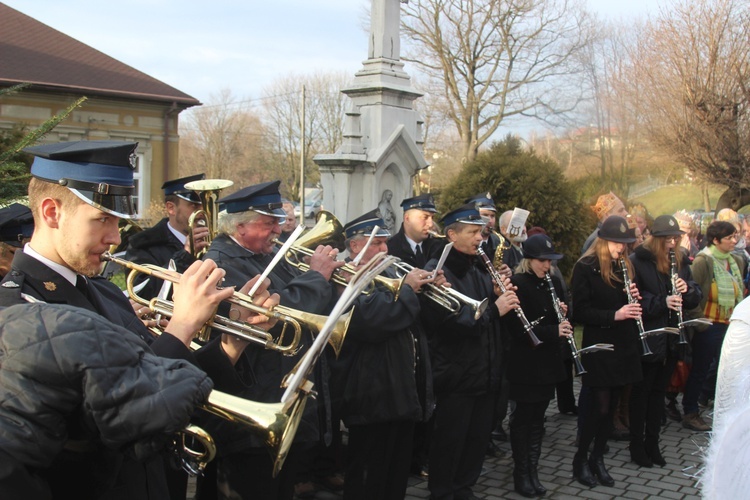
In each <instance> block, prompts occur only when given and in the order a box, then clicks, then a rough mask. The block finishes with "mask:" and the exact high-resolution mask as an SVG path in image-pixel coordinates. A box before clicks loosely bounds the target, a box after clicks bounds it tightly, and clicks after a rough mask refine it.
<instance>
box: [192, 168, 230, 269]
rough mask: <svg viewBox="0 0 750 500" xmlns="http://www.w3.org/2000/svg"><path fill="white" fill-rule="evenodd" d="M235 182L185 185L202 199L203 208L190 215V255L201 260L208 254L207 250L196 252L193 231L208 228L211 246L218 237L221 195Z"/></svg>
mask: <svg viewBox="0 0 750 500" xmlns="http://www.w3.org/2000/svg"><path fill="white" fill-rule="evenodd" d="M233 184H234V182H232V181H230V180H226V179H203V180H199V181H192V182H188V183H187V184H185V189H189V190H190V191H194V192H195V193H196V194H197V195H198V197H199V198H200V199H201V208H200V210H196V211H195V212H193V213H192V214H190V218H189V219H188V242H189V243H190V254H191V255H192V256H193V257H195V258H196V259H200V258H201V257H203V255H204V254H205V253H206V248H204V249H202V250H196V241H195V238H194V237H193V230H194V229H195V228H196V227H199V226H200V227H208V236H207V237H206V239H207V242H208V243H209V244H210V243H211V241H212V240H213V238H214V236H215V235H216V226H217V225H218V224H219V205H218V203H217V200H218V199H219V193H220V192H221V191H222V190H223V189H226V188H228V187H230V186H232V185H233Z"/></svg>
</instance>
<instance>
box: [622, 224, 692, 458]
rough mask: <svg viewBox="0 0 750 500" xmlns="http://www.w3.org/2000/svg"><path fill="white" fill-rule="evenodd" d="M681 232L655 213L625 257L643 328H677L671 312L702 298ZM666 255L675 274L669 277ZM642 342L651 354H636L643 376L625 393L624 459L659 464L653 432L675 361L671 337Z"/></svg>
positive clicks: (657, 429)
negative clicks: (627, 428)
mask: <svg viewBox="0 0 750 500" xmlns="http://www.w3.org/2000/svg"><path fill="white" fill-rule="evenodd" d="M683 234H684V231H682V230H681V229H680V225H679V223H678V222H677V219H675V218H674V217H672V216H671V215H660V216H659V217H657V218H656V219H655V220H654V223H653V225H652V227H651V235H650V236H648V237H647V238H646V240H645V241H644V242H643V244H642V245H640V246H638V247H637V248H636V249H635V251H634V252H633V253H632V254H631V255H630V261H631V262H632V263H633V267H634V268H635V278H636V279H635V282H636V284H637V285H638V290H639V291H640V293H641V297H642V299H641V307H642V308H643V328H644V329H645V330H646V331H649V330H656V329H658V328H663V327H665V326H673V327H676V326H678V320H677V315H676V311H678V310H682V308H686V309H688V308H689V309H692V308H694V307H696V306H698V305H699V304H700V301H701V298H702V297H703V294H702V292H701V289H700V287H699V286H698V285H697V284H696V283H695V281H693V275H692V273H691V272H690V259H689V258H688V256H687V253H686V252H684V251H681V249H680V239H681V238H682V235H683ZM670 254H672V255H670ZM672 256H673V257H674V261H675V269H674V272H675V273H676V274H677V276H676V277H675V279H674V281H673V277H672V265H671V257H672ZM675 288H676V289H675ZM668 337H669V338H668ZM646 342H647V344H648V346H649V349H650V350H651V353H652V354H649V355H648V356H641V371H642V372H643V380H642V381H641V382H638V383H636V384H633V389H632V391H631V394H630V459H631V461H633V462H635V463H636V464H638V465H640V466H641V467H652V466H654V465H658V466H661V467H663V466H664V465H666V460H665V459H664V457H663V456H662V454H661V451H660V450H659V434H660V433H661V420H662V414H663V412H664V398H665V396H666V390H667V384H668V383H669V378H670V377H671V376H672V372H673V371H674V367H675V366H676V365H677V345H676V343H677V338H672V336H668V335H666V334H660V335H651V336H649V337H647V339H646Z"/></svg>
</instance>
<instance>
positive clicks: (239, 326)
mask: <svg viewBox="0 0 750 500" xmlns="http://www.w3.org/2000/svg"><path fill="white" fill-rule="evenodd" d="M102 260H104V261H112V262H115V263H117V264H120V265H121V266H123V267H127V268H128V269H130V270H131V271H130V274H129V275H128V279H127V291H128V294H129V295H130V298H131V299H132V300H133V301H135V302H137V303H139V304H141V305H144V306H146V307H148V308H149V309H151V311H153V312H155V313H157V314H161V315H162V316H164V317H167V318H171V317H172V314H173V307H174V303H173V302H170V301H167V300H163V299H159V298H158V297H155V298H153V299H151V300H146V299H144V298H143V297H140V296H139V295H138V294H137V293H135V291H134V290H133V283H134V280H135V277H136V276H137V274H138V273H143V274H147V275H149V276H153V277H155V278H158V279H162V280H165V281H171V282H172V283H179V282H180V277H181V275H180V274H177V273H169V272H168V271H167V270H166V269H164V268H161V267H157V266H153V265H150V264H143V265H141V264H136V263H134V262H130V261H127V260H124V259H120V258H117V257H114V256H113V255H111V254H109V253H105V254H104V255H102ZM227 302H229V303H231V304H235V305H238V306H240V307H244V308H246V309H248V310H250V311H252V312H254V313H257V314H261V315H263V316H266V317H267V318H269V319H276V320H279V321H281V322H282V323H283V328H282V330H281V333H280V334H279V336H278V339H274V338H273V336H272V335H271V334H270V333H268V332H267V331H265V330H263V329H261V328H258V327H256V326H254V325H250V324H247V323H245V322H242V321H236V320H233V319H230V318H226V317H224V316H219V315H216V316H214V317H213V318H212V319H210V320H209V321H208V322H207V323H206V324H207V326H208V327H210V328H213V329H216V330H219V331H221V332H224V333H228V334H230V335H233V336H235V337H238V338H240V339H242V340H245V341H249V342H254V343H258V344H261V345H263V346H264V347H265V348H266V349H270V350H274V351H279V352H281V353H282V354H284V355H287V356H292V355H294V354H295V353H296V352H297V348H298V345H299V341H300V338H301V335H302V327H301V325H300V323H304V324H305V326H307V327H308V328H309V329H310V330H312V331H314V332H317V331H320V329H321V328H322V326H323V325H324V324H325V322H326V320H327V319H328V317H327V316H321V315H318V314H311V313H307V312H304V311H297V310H295V309H291V308H288V307H283V306H279V305H277V306H275V307H274V308H272V309H267V308H264V307H261V306H258V305H255V304H254V303H253V301H252V297H250V296H248V295H245V294H243V293H240V292H234V295H232V297H230V298H229V299H228V300H227ZM350 318H351V313H350V314H349V315H348V316H342V318H340V319H339V321H338V322H337V323H336V325H335V328H334V331H333V335H335V337H340V338H341V339H343V337H344V336H345V335H346V330H347V329H348V328H349V320H350ZM288 327H290V328H292V329H293V330H294V334H293V338H292V340H291V341H290V342H289V343H288V344H284V338H285V337H286V333H287V328H288ZM205 330H206V331H207V333H208V329H205ZM199 340H202V341H207V340H208V338H207V337H205V338H202V339H199ZM342 342H343V340H342Z"/></svg>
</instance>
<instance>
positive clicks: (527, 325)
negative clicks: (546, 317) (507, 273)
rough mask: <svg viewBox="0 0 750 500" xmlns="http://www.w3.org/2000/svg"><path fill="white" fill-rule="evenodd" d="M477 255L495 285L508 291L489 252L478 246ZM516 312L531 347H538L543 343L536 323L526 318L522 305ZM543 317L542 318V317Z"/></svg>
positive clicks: (501, 289) (503, 290)
mask: <svg viewBox="0 0 750 500" xmlns="http://www.w3.org/2000/svg"><path fill="white" fill-rule="evenodd" d="M477 255H479V257H480V258H481V259H482V261H484V265H485V267H487V271H488V272H489V273H490V276H491V277H492V281H494V283H495V285H496V286H497V287H498V288H499V289H500V291H501V292H502V293H505V292H506V288H505V284H504V283H503V277H502V276H500V273H499V272H497V269H495V267H494V266H493V265H492V262H490V258H489V257H487V254H486V253H484V250H482V247H481V246H479V247H477ZM513 310H514V311H515V312H516V315H517V316H518V319H519V320H521V324H522V325H523V329H524V331H525V332H526V335H528V337H529V341H530V342H531V347H538V346H539V344H541V343H542V341H541V340H539V337H537V336H536V334H535V333H534V330H533V327H534V325H532V324H531V322H530V321H529V320H528V318H526V315H525V314H524V313H523V311H522V310H521V308H520V307H517V308H516V309H513ZM540 319H541V318H540Z"/></svg>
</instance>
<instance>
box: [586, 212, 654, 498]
mask: <svg viewBox="0 0 750 500" xmlns="http://www.w3.org/2000/svg"><path fill="white" fill-rule="evenodd" d="M634 240H635V238H634V237H633V236H632V235H631V233H630V231H629V229H628V223H627V221H626V220H625V218H624V217H620V216H618V215H612V216H609V217H608V218H607V219H606V220H604V222H603V223H602V226H601V227H600V228H599V230H598V233H597V238H596V239H595V240H594V241H593V243H592V244H591V246H590V247H589V249H588V250H586V252H585V253H584V254H583V256H582V257H581V258H580V259H579V260H578V262H576V264H575V266H574V268H573V278H572V290H573V304H574V305H575V307H574V308H573V321H574V323H577V324H579V325H583V340H582V343H581V344H582V347H588V346H590V345H593V344H597V343H606V344H612V345H613V350H612V351H603V352H598V353H596V354H595V355H592V356H589V357H588V358H587V359H586V373H585V374H583V375H582V377H581V378H582V380H581V382H582V384H583V388H589V392H590V401H589V404H587V405H585V406H584V405H581V404H580V403H579V406H578V412H579V416H581V414H582V413H584V412H586V413H587V414H586V415H585V418H582V419H580V420H579V426H580V428H579V433H580V437H579V439H578V451H577V452H576V454H575V457H574V458H573V476H574V477H575V478H576V480H578V482H579V483H581V484H583V485H584V486H588V487H593V486H596V484H598V483H601V484H603V485H605V486H612V485H613V484H614V479H612V477H611V476H610V475H609V472H608V471H607V469H606V467H605V465H604V458H603V457H604V450H605V448H606V446H607V440H608V439H609V436H610V432H611V429H612V421H613V418H614V411H615V407H616V405H617V401H618V399H619V397H620V392H621V391H622V388H623V386H625V385H627V384H633V383H637V382H640V381H641V379H642V373H641V361H640V352H639V349H638V346H639V343H640V342H639V337H638V329H637V327H636V321H635V320H636V318H639V317H640V316H641V306H640V304H639V303H638V302H637V300H638V299H640V295H639V293H638V288H637V287H636V285H635V283H634V282H633V280H634V274H633V266H632V264H631V263H630V260H629V259H628V256H627V245H628V243H632V242H633V241H634ZM625 275H627V279H628V281H630V282H631V286H630V288H629V290H628V292H629V293H626V291H625V286H624V282H625ZM629 296H630V297H632V298H633V302H632V303H631V300H630V297H629ZM582 393H583V389H582ZM592 442H593V448H592V449H591V450H589V449H590V448H591V444H592ZM589 451H590V455H589Z"/></svg>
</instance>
